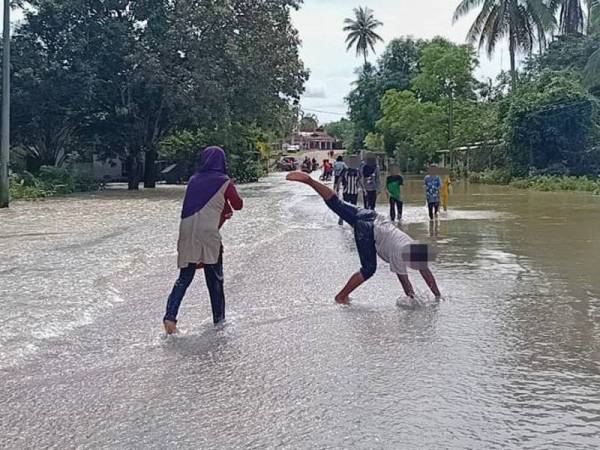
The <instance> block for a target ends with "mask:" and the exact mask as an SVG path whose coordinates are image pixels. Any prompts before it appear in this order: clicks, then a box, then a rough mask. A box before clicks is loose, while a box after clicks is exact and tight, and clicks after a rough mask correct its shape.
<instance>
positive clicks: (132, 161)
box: [126, 155, 140, 191]
mask: <svg viewBox="0 0 600 450" xmlns="http://www.w3.org/2000/svg"><path fill="white" fill-rule="evenodd" d="M126 164H127V189H129V190H130V191H137V190H139V188H140V163H139V161H138V157H137V155H130V156H128V157H127V162H126Z"/></svg>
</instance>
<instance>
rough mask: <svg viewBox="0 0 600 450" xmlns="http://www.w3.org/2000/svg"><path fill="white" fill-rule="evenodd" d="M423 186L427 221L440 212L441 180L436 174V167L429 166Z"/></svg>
mask: <svg viewBox="0 0 600 450" xmlns="http://www.w3.org/2000/svg"><path fill="white" fill-rule="evenodd" d="M424 184H425V197H426V199H427V210H428V212H429V219H430V220H433V219H434V218H435V217H437V216H438V214H439V212H440V189H441V188H442V180H441V179H440V177H439V175H438V174H437V167H435V166H430V168H429V173H428V174H427V176H426V177H425V180H424Z"/></svg>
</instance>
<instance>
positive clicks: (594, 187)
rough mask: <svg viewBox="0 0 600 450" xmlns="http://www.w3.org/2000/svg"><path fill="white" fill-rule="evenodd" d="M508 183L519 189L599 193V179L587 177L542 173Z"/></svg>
mask: <svg viewBox="0 0 600 450" xmlns="http://www.w3.org/2000/svg"><path fill="white" fill-rule="evenodd" d="M510 185H511V186H512V187H516V188H519V189H533V190H536V191H542V192H552V191H580V192H593V193H600V181H599V180H593V179H590V178H587V177H567V176H561V177H559V176H551V175H542V176H537V177H531V178H523V179H517V180H514V181H512V182H511V183H510Z"/></svg>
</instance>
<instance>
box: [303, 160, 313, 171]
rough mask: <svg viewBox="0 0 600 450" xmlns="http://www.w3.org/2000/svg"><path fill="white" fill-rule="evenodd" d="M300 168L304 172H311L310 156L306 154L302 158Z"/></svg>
mask: <svg viewBox="0 0 600 450" xmlns="http://www.w3.org/2000/svg"><path fill="white" fill-rule="evenodd" d="M301 169H302V172H306V173H311V172H312V162H311V161H310V158H309V157H308V156H306V157H305V158H304V161H302V166H301Z"/></svg>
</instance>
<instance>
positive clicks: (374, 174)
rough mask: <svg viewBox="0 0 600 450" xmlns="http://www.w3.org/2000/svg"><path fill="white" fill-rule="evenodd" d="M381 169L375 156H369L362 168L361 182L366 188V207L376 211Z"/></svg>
mask: <svg viewBox="0 0 600 450" xmlns="http://www.w3.org/2000/svg"><path fill="white" fill-rule="evenodd" d="M380 178H381V175H380V169H379V164H378V163H377V158H376V157H375V156H371V155H369V156H367V158H366V160H365V164H364V165H363V167H362V169H361V184H362V188H363V189H364V203H365V209H370V210H372V211H375V207H376V205H377V193H378V192H379V189H380V187H381V181H380Z"/></svg>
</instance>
